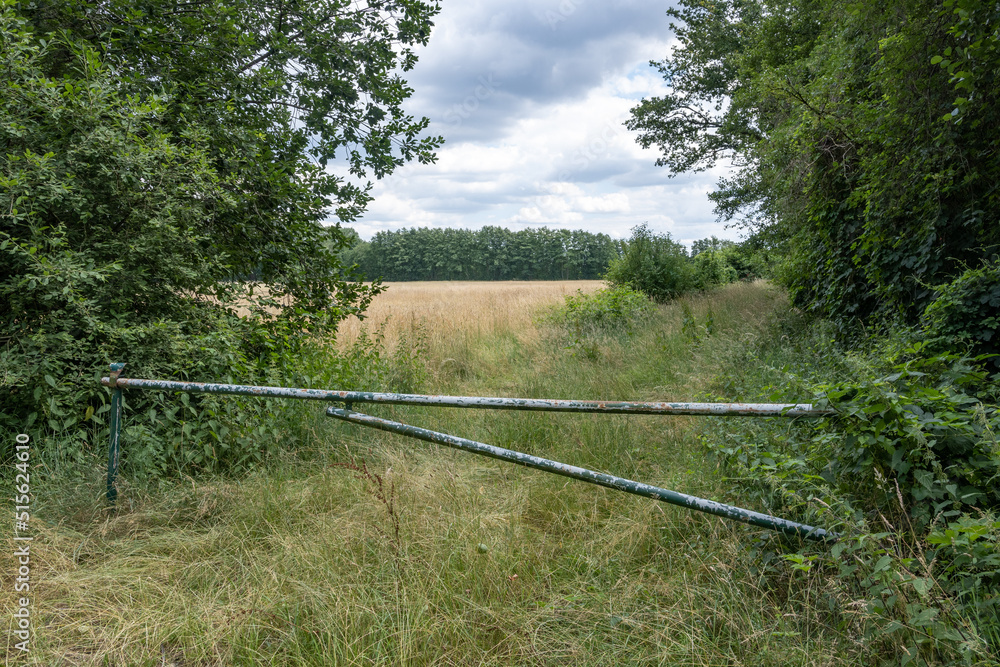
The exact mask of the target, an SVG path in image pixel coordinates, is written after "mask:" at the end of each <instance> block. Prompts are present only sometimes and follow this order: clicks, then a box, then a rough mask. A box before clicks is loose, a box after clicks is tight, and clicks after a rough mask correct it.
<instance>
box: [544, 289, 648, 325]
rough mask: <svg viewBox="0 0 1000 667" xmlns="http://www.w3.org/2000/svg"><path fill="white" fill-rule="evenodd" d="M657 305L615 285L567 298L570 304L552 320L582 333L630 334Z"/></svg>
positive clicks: (636, 293)
mask: <svg viewBox="0 0 1000 667" xmlns="http://www.w3.org/2000/svg"><path fill="white" fill-rule="evenodd" d="M652 312H653V306H652V304H651V303H650V302H649V299H647V298H646V296H645V295H644V294H642V293H641V292H637V291H635V290H633V289H630V288H628V287H622V286H615V287H609V288H607V289H601V290H598V291H597V292H595V293H594V294H584V293H582V292H581V291H579V290H577V293H576V295H575V296H574V295H571V294H568V295H566V303H565V305H563V306H562V307H561V308H558V309H556V311H555V312H554V313H553V315H552V318H553V320H554V321H557V322H559V323H560V324H562V325H564V326H566V327H567V328H568V329H570V330H572V331H575V332H581V331H591V332H605V333H620V332H626V333H629V332H631V331H632V327H633V326H634V325H635V324H636V323H637V322H639V321H641V320H643V319H645V318H647V317H649V315H651V314H652Z"/></svg>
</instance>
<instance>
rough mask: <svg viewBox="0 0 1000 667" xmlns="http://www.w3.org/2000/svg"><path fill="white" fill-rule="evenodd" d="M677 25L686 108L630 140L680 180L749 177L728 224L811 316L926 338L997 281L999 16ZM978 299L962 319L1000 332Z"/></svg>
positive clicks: (858, 12) (764, 7)
mask: <svg viewBox="0 0 1000 667" xmlns="http://www.w3.org/2000/svg"><path fill="white" fill-rule="evenodd" d="M668 13H669V14H670V15H671V17H672V18H674V19H675V24H674V29H675V31H676V35H677V37H678V39H679V41H680V45H681V46H680V47H679V48H678V49H676V50H675V51H674V52H673V54H672V55H671V56H670V57H669V58H667V59H666V60H664V61H662V62H660V63H654V64H655V65H656V66H657V67H658V68H659V70H660V72H661V73H662V74H663V75H664V77H665V79H666V81H667V83H668V85H669V87H670V92H669V93H668V94H666V95H663V96H661V97H656V98H649V99H646V100H643V101H642V103H640V104H639V105H638V106H637V107H635V108H634V109H633V110H632V118H631V119H630V120H629V121H628V123H627V125H628V127H629V128H630V129H632V130H635V131H637V132H638V141H639V143H640V144H641V145H642V146H644V147H656V148H658V149H659V151H660V157H659V159H658V164H660V165H662V166H665V167H666V168H667V169H668V170H670V173H671V174H678V173H682V172H685V171H697V170H700V169H705V168H707V167H709V166H711V165H714V164H716V163H719V162H720V161H721V162H726V161H731V162H732V164H734V165H735V167H736V168H735V170H734V172H733V175H732V176H730V177H729V178H726V179H723V180H722V181H721V182H720V183H719V187H718V189H717V191H716V192H715V193H714V194H713V195H712V198H713V199H714V201H715V203H716V206H717V212H718V213H719V214H720V216H721V217H722V218H724V219H736V220H739V221H740V222H741V223H742V224H744V225H745V226H746V227H747V228H748V229H749V230H750V231H752V232H755V233H756V234H757V235H758V237H759V238H761V239H764V240H765V241H766V242H767V243H768V244H770V245H771V246H773V247H778V248H780V249H781V250H783V255H784V257H785V261H784V263H783V265H782V267H781V269H780V270H779V272H778V275H779V278H780V279H781V280H782V282H784V283H785V284H786V285H787V286H788V287H789V288H790V290H791V293H792V296H793V298H794V300H795V302H796V303H797V304H798V305H800V306H802V307H804V308H807V309H809V310H812V311H814V312H817V313H819V314H821V315H823V316H826V317H830V318H832V319H833V320H834V321H836V322H837V323H839V324H840V325H841V326H844V327H849V326H850V325H851V323H852V322H856V321H858V320H865V319H871V318H878V319H890V320H901V321H903V322H906V323H910V324H914V323H917V322H919V321H920V320H921V318H922V315H923V313H924V311H925V309H926V308H927V307H928V305H929V304H931V303H932V302H933V301H934V300H935V299H936V298H937V295H938V294H940V293H941V289H943V286H945V285H948V284H950V283H951V282H952V281H953V280H955V279H956V278H957V277H958V276H960V275H961V274H962V273H963V272H965V271H967V270H970V271H975V270H979V269H980V268H981V267H983V266H995V265H996V262H997V258H998V252H1000V190H998V189H997V187H996V183H997V181H998V177H1000V153H998V148H1000V139H998V137H1000V135H998V134H997V133H996V131H995V130H993V129H992V128H996V127H998V126H1000V103H998V102H1000V100H998V93H1000V87H998V85H997V72H1000V49H998V48H997V43H998V37H997V29H996V26H997V21H998V19H1000V16H998V15H997V7H996V6H995V3H992V4H991V3H981V2H974V1H971V0H970V1H966V0H943V1H942V0H892V1H891V2H885V3H843V2H836V1H835V0H779V1H777V2H775V1H771V0H720V1H719V2H711V3H704V2H697V1H694V0H681V2H679V3H678V5H677V7H676V8H673V9H671V10H669V12H668ZM994 270H995V269H994ZM963 284H965V285H973V284H982V281H979V282H976V281H965V282H964V283H963ZM949 294H953V291H952V292H949ZM966 296H967V297H968V299H967V305H966V307H965V308H966V310H964V311H963V312H965V313H966V314H968V313H967V310H968V309H973V308H972V306H971V304H972V303H973V302H977V303H981V304H982V306H981V308H980V310H979V311H977V314H975V315H974V316H973V318H974V319H977V321H985V320H987V319H989V317H991V316H992V313H991V312H990V309H991V308H992V306H989V305H988V304H989V303H990V302H991V301H990V299H991V298H992V297H991V296H990V294H989V293H975V294H972V293H969V294H968V295H966ZM963 298H964V297H963ZM963 303H965V302H963ZM973 310H974V309H973ZM940 316H941V312H940V308H939V309H938V315H937V316H936V318H937V319H936V320H935V321H937V320H939V319H940ZM973 338H975V337H973ZM977 342H978V343H979V344H981V345H983V346H985V351H991V350H992V349H993V348H992V347H991V346H990V345H991V344H990V343H989V341H986V340H983V339H982V337H979V338H978V339H977Z"/></svg>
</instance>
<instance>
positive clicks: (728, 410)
mask: <svg viewBox="0 0 1000 667" xmlns="http://www.w3.org/2000/svg"><path fill="white" fill-rule="evenodd" d="M101 383H102V384H103V385H105V386H111V380H110V378H106V377H105V378H101ZM117 386H118V387H121V388H123V389H154V390H157V389H158V390H165V391H186V392H192V393H205V394H237V395H240V396H259V397H262V398H297V399H305V400H312V401H335V402H344V403H376V404H382V405H424V406H431V407H448V408H478V409H485V410H530V411H537V412H603V413H610V414H633V415H714V416H719V417H725V416H730V417H734V416H746V417H828V416H831V415H833V414H834V411H833V410H818V409H813V406H812V405H810V404H809V403H666V402H626V401H575V400H552V399H542V398H493V397H479V396H434V395H426V394H392V393H379V392H372V391H338V390H330V389H295V388H290V387H255V386H248V385H238V384H217V383H208V382H176V381H173V380H141V379H136V378H118V382H117Z"/></svg>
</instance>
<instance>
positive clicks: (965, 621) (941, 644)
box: [705, 323, 1000, 664]
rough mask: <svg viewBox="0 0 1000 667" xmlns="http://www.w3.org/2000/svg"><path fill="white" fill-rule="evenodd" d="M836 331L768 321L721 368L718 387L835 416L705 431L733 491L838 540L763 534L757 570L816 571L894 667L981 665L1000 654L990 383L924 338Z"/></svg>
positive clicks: (997, 500) (975, 364)
mask: <svg viewBox="0 0 1000 667" xmlns="http://www.w3.org/2000/svg"><path fill="white" fill-rule="evenodd" d="M786 324H787V323H786ZM832 329H833V327H832V326H829V325H825V324H823V323H814V324H812V325H809V326H795V327H788V326H783V327H777V326H776V327H775V328H774V330H773V331H772V332H771V334H770V335H769V336H767V337H765V338H764V339H762V340H760V341H758V342H757V343H755V344H754V345H752V346H750V347H748V348H746V349H745V350H743V351H741V352H740V353H739V356H738V357H736V358H734V359H733V360H732V361H731V362H730V363H731V366H732V368H731V369H730V370H729V371H728V373H729V377H728V381H727V382H726V385H725V387H724V390H725V391H726V395H725V398H727V399H729V400H757V399H760V398H766V399H770V400H779V401H795V402H798V401H802V400H807V397H810V396H811V397H812V400H813V403H814V404H816V405H818V406H820V407H832V408H834V409H835V410H836V411H837V416H836V417H834V418H829V419H824V420H820V421H818V422H814V423H798V424H796V423H788V422H772V423H766V422H765V423H762V422H761V421H759V420H758V421H754V422H747V423H731V424H728V425H718V426H714V427H711V428H709V429H708V430H707V431H706V438H705V442H706V444H707V445H708V446H709V448H710V450H711V451H713V452H714V453H716V454H717V455H718V456H719V457H720V459H721V461H722V462H723V463H724V466H725V469H726V470H727V471H728V473H729V474H730V475H731V476H732V478H734V480H739V482H738V483H739V484H740V487H741V489H742V491H741V493H745V494H754V495H756V496H757V497H758V499H759V501H760V502H762V503H763V504H764V506H765V507H768V508H769V509H770V510H772V511H775V512H779V513H781V514H782V515H785V516H791V517H798V518H799V520H802V521H805V522H806V523H810V524H812V525H821V526H823V527H825V528H832V529H834V530H836V531H838V532H840V533H841V535H842V537H841V539H840V541H839V542H838V543H837V544H836V545H835V546H834V547H833V548H832V549H830V550H827V549H813V548H806V549H803V548H802V547H801V546H799V545H794V546H793V545H778V544H774V543H770V544H766V545H765V544H763V543H762V545H761V546H760V547H759V552H758V554H759V557H760V559H761V566H762V567H763V568H764V569H765V570H767V571H769V572H770V573H771V576H773V577H783V576H787V575H786V574H783V572H785V571H786V568H791V570H792V571H793V572H794V571H796V570H802V571H810V570H811V571H814V572H819V573H820V576H823V577H824V578H826V579H828V580H829V582H830V584H829V585H825V586H824V589H825V590H826V591H827V592H826V593H825V594H826V595H829V596H830V605H831V608H835V607H837V606H841V605H853V608H854V609H857V610H858V612H859V613H858V615H857V616H854V619H855V620H854V623H857V624H858V625H857V632H858V633H859V634H860V635H861V636H864V637H865V640H866V641H867V642H870V643H871V645H872V646H873V647H877V650H878V651H879V652H881V653H884V654H886V655H892V656H894V657H895V659H896V660H898V661H899V662H900V663H901V664H909V663H913V664H969V663H972V662H973V661H975V660H976V659H980V660H987V661H988V660H989V658H990V656H995V655H996V654H997V653H998V652H1000V615H998V609H997V604H996V602H995V600H996V599H998V597H1000V595H998V594H1000V555H998V554H1000V552H998V551H997V545H998V542H1000V521H998V520H997V512H998V510H1000V494H998V492H997V486H996V482H997V480H998V479H1000V449H998V447H997V442H998V438H997V435H998V433H1000V408H998V406H997V404H996V398H997V389H998V387H997V385H996V380H997V378H996V377H995V376H994V377H993V378H992V379H990V378H989V376H988V374H987V373H986V372H985V371H984V370H983V369H982V366H981V363H982V361H983V359H981V358H980V359H972V358H967V357H963V356H961V355H957V354H949V353H935V352H934V351H933V348H932V347H931V346H930V345H928V344H927V343H926V342H925V341H921V340H917V342H915V343H912V344H909V345H903V346H900V345H898V344H897V343H894V342H892V341H882V342H880V343H879V344H877V345H869V346H868V347H867V348H860V347H859V348H858V349H856V350H854V351H851V352H848V351H845V350H844V349H842V348H840V347H839V346H837V345H836V344H835V343H834V342H832V341H831V339H830V336H831V330H832ZM896 335H897V336H898V335H899V334H898V332H897V334H896ZM819 378H822V380H820V379H819ZM832 378H837V381H834V382H831V381H830V380H831V379H832ZM843 378H847V379H843ZM775 382H778V383H780V384H781V385H782V386H781V387H780V388H778V389H775V388H773V383H775ZM778 557H780V558H781V559H783V560H784V561H785V564H784V565H776V563H777V562H778V560H777V559H778ZM845 622H846V619H845Z"/></svg>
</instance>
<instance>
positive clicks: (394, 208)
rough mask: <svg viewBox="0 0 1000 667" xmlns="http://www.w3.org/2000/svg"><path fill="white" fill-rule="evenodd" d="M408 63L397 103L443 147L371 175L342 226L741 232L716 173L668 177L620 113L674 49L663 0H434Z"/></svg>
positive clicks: (656, 82) (688, 234) (654, 90)
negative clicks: (366, 192) (717, 203)
mask: <svg viewBox="0 0 1000 667" xmlns="http://www.w3.org/2000/svg"><path fill="white" fill-rule="evenodd" d="M442 4H443V6H442V10H441V13H440V14H439V15H438V16H437V19H436V20H435V27H434V29H433V31H432V32H431V37H430V42H429V44H428V46H427V47H426V48H422V49H420V50H419V58H420V61H419V63H418V64H417V66H416V68H415V69H414V70H413V71H411V72H409V73H408V76H407V79H408V81H409V83H410V85H411V87H412V88H413V89H414V91H415V92H414V94H413V97H411V98H410V100H409V101H408V102H407V104H406V105H405V107H406V109H407V111H408V112H409V113H411V114H413V115H414V116H416V117H420V116H426V117H427V118H429V119H430V121H431V124H430V128H429V130H428V131H429V133H430V134H432V135H441V136H443V137H444V139H445V145H444V146H443V147H442V148H441V149H440V150H439V151H438V161H437V163H436V164H433V165H421V164H416V163H414V164H409V165H407V166H405V167H403V168H401V169H399V170H397V171H396V173H394V174H392V175H391V176H389V177H387V178H385V179H383V180H381V181H378V182H376V184H375V189H374V196H375V201H374V202H372V203H371V204H370V206H369V209H368V211H367V212H366V213H365V215H364V216H363V217H362V218H361V219H360V220H359V221H357V222H356V223H354V224H352V225H351V226H352V227H354V228H355V229H356V230H357V231H358V232H359V233H360V234H361V236H362V238H365V239H370V238H371V237H372V236H373V235H374V234H375V233H376V232H378V231H381V230H395V229H400V228H402V227H464V228H467V229H478V228H479V227H482V226H484V225H498V226H501V227H507V228H509V229H512V230H519V229H524V228H526V227H532V226H543V225H544V226H548V227H551V228H566V229H585V230H588V231H591V232H604V233H607V234H610V235H611V236H613V237H615V238H621V237H627V236H628V235H629V230H630V229H631V228H632V227H633V226H635V225H637V224H639V223H642V222H648V223H649V225H650V227H651V228H652V229H653V230H655V231H658V232H670V234H671V235H672V236H673V237H674V238H675V239H677V240H679V241H681V242H684V243H690V242H691V241H692V240H694V239H699V238H704V237H706V236H710V235H712V234H715V235H716V236H720V237H723V238H732V239H736V238H738V234H737V231H736V230H733V229H728V230H727V229H725V226H724V225H723V224H721V223H718V222H716V221H715V215H714V214H713V213H712V205H711V202H710V201H709V200H708V198H707V194H708V193H709V192H711V190H712V189H713V185H714V183H715V182H716V180H717V178H718V176H719V175H720V173H722V172H721V171H718V170H717V171H715V172H711V171H709V172H704V173H701V174H695V175H691V176H681V177H678V178H674V179H668V178H667V172H666V170H665V169H663V168H661V167H657V166H655V164H654V161H655V160H656V158H657V156H658V153H657V152H656V150H655V149H651V150H643V149H641V148H640V147H639V146H638V145H637V144H636V143H635V133H633V132H629V131H628V130H627V129H625V127H624V126H623V125H622V123H623V122H624V121H625V120H626V119H627V118H628V117H629V109H630V108H632V107H633V106H635V105H636V104H637V103H638V102H639V100H641V99H642V98H643V97H648V96H653V95H659V94H662V93H663V92H664V91H665V87H664V82H663V80H662V78H661V77H660V76H659V75H658V74H657V72H656V71H655V70H654V69H653V68H651V67H650V66H649V61H650V60H661V59H662V58H663V57H664V56H665V55H666V54H667V53H668V50H669V48H670V44H671V41H672V35H671V32H670V27H669V19H668V17H667V16H666V9H667V6H668V4H667V3H665V2H649V1H648V0H632V1H630V0H479V1H475V2H472V1H467V0H444V2H443V3H442Z"/></svg>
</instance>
